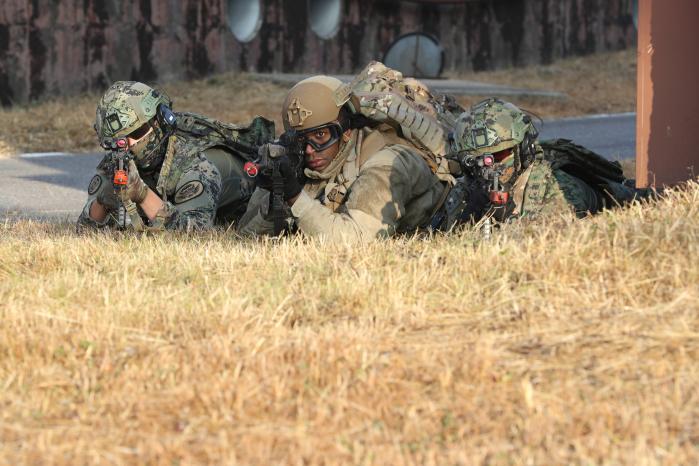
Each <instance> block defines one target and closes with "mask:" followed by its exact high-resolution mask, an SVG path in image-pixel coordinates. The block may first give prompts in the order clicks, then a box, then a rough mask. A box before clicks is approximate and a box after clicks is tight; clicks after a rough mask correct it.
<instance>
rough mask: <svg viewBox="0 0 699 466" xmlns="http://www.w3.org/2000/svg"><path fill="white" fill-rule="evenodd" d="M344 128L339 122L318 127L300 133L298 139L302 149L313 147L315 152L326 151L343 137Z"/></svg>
mask: <svg viewBox="0 0 699 466" xmlns="http://www.w3.org/2000/svg"><path fill="white" fill-rule="evenodd" d="M342 132H343V131H342V126H340V124H339V123H337V122H332V123H327V124H325V125H321V126H316V127H315V128H311V129H307V130H305V131H303V132H301V133H299V135H298V138H299V142H300V143H301V146H302V147H306V146H307V145H309V146H311V147H312V148H313V150H314V151H316V152H320V151H324V150H325V149H327V148H328V147H330V146H332V145H333V144H335V143H336V142H337V141H339V140H340V137H342Z"/></svg>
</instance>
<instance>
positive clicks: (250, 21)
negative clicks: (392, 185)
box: [0, 0, 636, 105]
mask: <svg viewBox="0 0 699 466" xmlns="http://www.w3.org/2000/svg"><path fill="white" fill-rule="evenodd" d="M631 4H632V0H462V1H458V0H412V1H401V0H139V1H134V2H123V1H120V0H61V1H60V2H58V1H55V0H3V1H2V2H0V103H1V104H3V105H11V104H12V103H13V102H23V101H27V100H31V99H36V98H40V97H42V96H44V95H46V94H47V93H52V94H55V93H73V92H79V91H85V90H102V89H104V88H105V87H106V86H107V85H108V83H110V82H112V81H114V80H117V79H138V80H142V81H154V80H170V79H175V78H191V77H199V76H204V75H207V74H210V73H213V72H219V71H226V70H244V71H260V72H268V71H278V72H305V73H313V72H327V73H353V72H356V71H358V70H359V69H361V68H362V67H363V66H364V65H365V64H366V62H367V61H369V60H371V59H381V58H382V54H383V52H384V51H385V49H386V47H387V46H388V45H389V44H390V43H391V42H392V41H393V40H394V39H395V38H396V37H398V36H400V35H402V34H405V33H409V32H414V31H420V32H425V33H429V34H431V35H433V36H435V37H437V39H438V40H439V41H440V42H441V44H442V46H443V47H444V49H445V69H446V70H447V71H458V70H481V69H494V68H500V67H505V66H519V65H527V64H535V63H548V62H551V61H552V60H554V59H556V58H560V57H565V56H569V55H580V54H587V53H594V52H599V51H604V50H616V49H622V48H627V47H629V46H632V45H633V44H634V43H635V40H636V32H635V28H634V26H633V22H632V6H631Z"/></svg>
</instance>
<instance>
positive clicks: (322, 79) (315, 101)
mask: <svg viewBox="0 0 699 466" xmlns="http://www.w3.org/2000/svg"><path fill="white" fill-rule="evenodd" d="M340 87H342V81H340V80H339V79H337V78H333V77H331V76H323V75H318V76H313V77H310V78H306V79H304V80H303V81H299V82H298V83H296V85H295V86H294V87H292V88H291V90H290V91H289V93H288V94H287V95H286V99H285V100H284V106H283V107H282V120H283V121H284V129H286V130H290V129H295V130H297V131H301V132H303V131H307V130H309V129H312V128H315V127H317V126H322V125H324V124H327V123H329V122H331V121H334V120H337V118H338V116H339V114H340V108H342V105H343V104H344V103H345V102H342V101H341V100H338V97H337V94H338V92H337V91H338V90H339V89H340ZM345 100H346V99H345Z"/></svg>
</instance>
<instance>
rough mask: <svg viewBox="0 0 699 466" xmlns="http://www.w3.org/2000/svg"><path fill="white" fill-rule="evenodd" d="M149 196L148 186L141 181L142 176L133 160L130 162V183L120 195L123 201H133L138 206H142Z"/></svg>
mask: <svg viewBox="0 0 699 466" xmlns="http://www.w3.org/2000/svg"><path fill="white" fill-rule="evenodd" d="M147 194H148V186H147V185H146V183H145V182H144V181H143V180H142V179H141V175H139V173H138V168H136V164H135V163H134V161H133V160H130V161H129V181H128V182H127V184H126V187H125V188H124V189H123V190H122V191H121V192H120V193H119V195H120V196H121V199H122V201H127V200H130V201H133V202H135V203H136V204H140V203H141V202H143V200H144V199H145V198H146V195H147Z"/></svg>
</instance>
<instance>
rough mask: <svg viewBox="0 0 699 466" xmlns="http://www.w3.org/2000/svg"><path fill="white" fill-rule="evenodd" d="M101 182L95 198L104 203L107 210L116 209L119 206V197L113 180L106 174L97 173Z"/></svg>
mask: <svg viewBox="0 0 699 466" xmlns="http://www.w3.org/2000/svg"><path fill="white" fill-rule="evenodd" d="M95 177H97V179H98V180H99V182H100V185H99V188H98V190H97V192H96V193H95V200H96V201H97V202H99V203H100V204H102V205H103V206H104V208H105V209H107V211H115V210H117V208H119V198H118V197H117V195H116V194H115V193H114V186H112V183H111V181H110V180H109V179H108V178H107V177H106V176H104V175H101V174H100V175H95Z"/></svg>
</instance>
